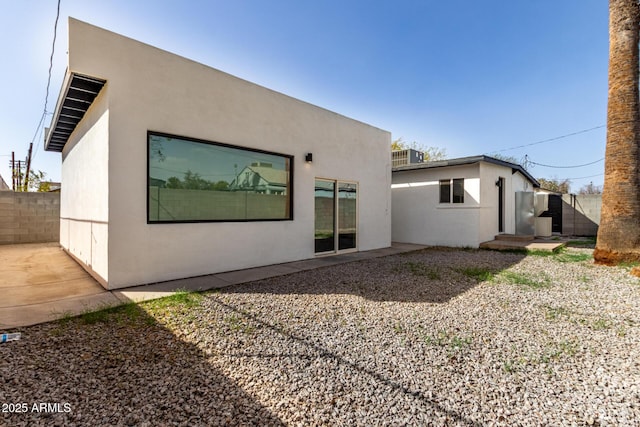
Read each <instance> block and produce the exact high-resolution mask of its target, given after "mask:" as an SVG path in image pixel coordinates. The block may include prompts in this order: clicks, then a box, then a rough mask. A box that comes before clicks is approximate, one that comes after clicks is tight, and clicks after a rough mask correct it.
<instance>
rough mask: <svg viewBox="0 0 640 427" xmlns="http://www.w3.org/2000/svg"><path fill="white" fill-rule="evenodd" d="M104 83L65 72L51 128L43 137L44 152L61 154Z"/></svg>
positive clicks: (93, 78)
mask: <svg viewBox="0 0 640 427" xmlns="http://www.w3.org/2000/svg"><path fill="white" fill-rule="evenodd" d="M106 82H107V81H106V80H103V79H99V78H96V77H90V76H86V75H83V74H79V73H74V72H69V70H67V72H66V73H65V76H64V81H63V84H62V88H61V90H60V95H59V96H58V102H57V103H56V109H55V110H54V113H53V119H52V121H51V126H50V128H49V129H48V131H47V133H46V136H45V144H44V149H45V150H46V151H56V152H62V150H63V149H64V146H65V144H66V143H67V141H68V140H69V137H70V136H71V134H72V133H73V131H74V130H75V129H76V127H77V126H78V123H80V121H81V120H82V118H83V117H84V115H85V114H86V112H87V110H88V109H89V107H91V104H93V101H94V100H95V99H96V97H97V96H98V94H99V93H100V91H101V90H102V87H103V86H104V85H105V84H106Z"/></svg>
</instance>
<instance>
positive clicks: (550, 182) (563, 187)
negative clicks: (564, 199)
mask: <svg viewBox="0 0 640 427" xmlns="http://www.w3.org/2000/svg"><path fill="white" fill-rule="evenodd" d="M536 179H537V180H538V182H539V183H540V187H542V188H544V189H545V190H549V191H555V192H556V193H562V194H568V193H569V190H570V189H571V180H568V179H558V178H555V177H553V178H549V179H547V178H536Z"/></svg>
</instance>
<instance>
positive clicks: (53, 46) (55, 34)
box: [31, 0, 61, 159]
mask: <svg viewBox="0 0 640 427" xmlns="http://www.w3.org/2000/svg"><path fill="white" fill-rule="evenodd" d="M60 2H61V0H58V7H57V9H56V21H55V23H54V25H53V41H52V42H51V55H50V56H49V75H48V77H47V90H46V93H45V96H44V108H43V109H42V117H40V123H38V127H37V128H36V131H35V133H34V134H33V138H32V139H31V143H32V144H33V143H34V141H35V140H36V138H37V136H38V132H39V131H40V127H41V126H42V125H43V123H44V119H45V117H46V116H47V104H48V103H49V88H50V87H51V72H52V70H53V56H54V54H55V52H56V39H57V37H58V21H59V20H60ZM39 146H40V144H39V143H38V144H36V151H35V153H33V158H34V159H35V157H36V154H37V153H38V147H39Z"/></svg>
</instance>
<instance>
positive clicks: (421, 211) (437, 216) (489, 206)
mask: <svg viewBox="0 0 640 427" xmlns="http://www.w3.org/2000/svg"><path fill="white" fill-rule="evenodd" d="M500 177H502V178H504V179H505V200H504V203H505V208H504V209H505V210H504V215H505V216H504V225H505V229H504V233H507V234H513V233H515V192H516V191H531V190H532V187H531V183H530V182H529V181H528V180H527V179H526V178H525V177H524V176H523V175H522V174H520V173H515V174H512V171H511V168H509V167H504V166H500V165H495V164H492V163H487V162H479V163H475V164H469V165H461V166H446V167H440V168H426V169H416V170H411V171H397V172H393V176H392V183H393V184H392V187H393V189H392V240H393V241H396V242H407V243H417V244H423V245H434V246H436V245H439V246H455V247H474V248H476V247H478V246H479V245H480V243H482V242H486V241H489V240H493V238H494V237H495V236H496V235H497V234H498V187H496V185H495V183H496V181H497V180H498V178H500ZM455 178H464V179H465V182H464V187H465V199H464V203H463V204H455V203H447V204H440V203H439V185H438V183H439V181H440V180H441V179H455Z"/></svg>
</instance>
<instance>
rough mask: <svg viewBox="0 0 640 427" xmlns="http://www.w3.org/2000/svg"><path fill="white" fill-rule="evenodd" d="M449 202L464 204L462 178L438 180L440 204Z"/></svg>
mask: <svg viewBox="0 0 640 427" xmlns="http://www.w3.org/2000/svg"><path fill="white" fill-rule="evenodd" d="M452 181H453V185H452ZM452 190H453V191H452ZM452 193H453V197H452ZM451 202H453V203H464V178H457V179H453V180H451V179H441V180H440V203H451Z"/></svg>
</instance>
